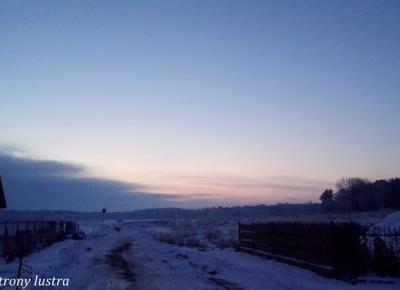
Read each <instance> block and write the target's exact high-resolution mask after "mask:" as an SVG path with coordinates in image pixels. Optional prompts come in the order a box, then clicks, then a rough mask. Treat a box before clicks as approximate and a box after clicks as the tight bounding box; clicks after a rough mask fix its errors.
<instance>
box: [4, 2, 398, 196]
mask: <svg viewBox="0 0 400 290" xmlns="http://www.w3.org/2000/svg"><path fill="white" fill-rule="evenodd" d="M399 84H400V2H399V1H84V2H82V1H40V2H37V1H1V2H0V101H1V102H0V104H1V112H0V132H2V133H1V138H0V141H1V143H2V144H3V145H7V146H9V147H12V148H22V149H23V151H24V152H25V154H27V155H29V157H32V158H39V159H50V160H61V161H63V162H67V163H70V162H73V163H77V164H82V165H84V166H85V168H87V170H86V171H85V174H86V175H89V176H90V177H92V178H94V177H99V176H101V177H105V178H111V179H115V180H119V181H122V182H128V183H135V184H143V185H145V186H146V189H149V191H150V192H155V193H159V192H162V193H171V194H176V193H178V194H187V196H188V197H190V194H191V193H193V192H195V193H205V194H212V195H213V196H212V198H211V203H215V204H221V203H222V204H226V203H252V202H254V203H257V202H267V201H271V202H272V201H273V202H275V201H287V200H309V199H312V198H314V196H315V197H316V196H317V193H315V192H311V191H306V190H305V188H307V186H308V184H309V183H312V184H320V187H321V188H323V187H324V184H327V185H330V184H331V182H334V181H335V180H336V179H338V178H339V177H342V176H365V177H369V178H372V179H374V178H382V177H392V176H398V175H399V173H400V172H399V166H398V164H399V163H400V157H399V156H400V154H399V148H400V133H399V132H400V131H399V130H398V128H397V127H398V124H400V114H399V113H398V110H399V107H400V97H399V96H400V85H399ZM266 183H267V184H268V185H271V184H279V186H278V187H279V188H280V187H281V185H287V184H288V185H289V186H288V187H285V190H282V189H281V190H277V187H274V186H272V187H271V186H263V185H264V184H266ZM305 183H306V184H307V185H306V186H305V187H304V184H305ZM249 184H251V186H247V187H246V185H249ZM256 185H259V186H256ZM243 193H246V194H245V195H244V194H243Z"/></svg>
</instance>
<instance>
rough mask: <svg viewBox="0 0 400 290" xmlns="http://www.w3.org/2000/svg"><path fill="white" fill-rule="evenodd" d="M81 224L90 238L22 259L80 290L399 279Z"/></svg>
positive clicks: (135, 227)
mask: <svg viewBox="0 0 400 290" xmlns="http://www.w3.org/2000/svg"><path fill="white" fill-rule="evenodd" d="M114 225H115V222H114ZM81 228H85V229H87V230H89V231H90V234H89V235H88V239H86V240H82V241H72V240H67V241H63V242H60V243H57V244H54V245H53V246H51V247H49V248H47V249H45V250H43V251H41V252H38V253H35V254H33V255H31V256H30V257H27V258H26V259H25V260H24V263H25V264H27V265H29V266H31V267H32V269H33V275H39V276H41V277H52V276H57V277H69V278H70V284H71V286H70V287H69V288H68V289H76V290H79V289H89V290H95V289H101V290H103V289H166V290H168V289H171V290H172V289H174V290H175V289H236V290H240V289H271V290H288V289H289V290H307V289H309V290H321V289H324V290H383V289H385V290H386V289H396V288H397V289H400V284H395V285H379V284H359V285H355V286H354V285H350V284H347V283H344V282H342V281H337V280H333V279H325V278H323V277H321V276H318V275H316V274H314V273H312V272H309V271H306V270H303V269H300V268H296V267H293V266H289V265H286V264H282V263H278V262H274V261H271V260H266V259H263V258H260V257H257V256H252V255H248V254H245V253H241V252H235V251H234V250H232V249H225V250H220V249H218V248H207V249H205V250H203V249H201V250H200V249H197V248H190V247H179V246H176V245H171V244H167V243H162V242H160V241H158V240H157V239H155V238H154V237H153V236H152V235H151V234H150V233H149V231H148V230H147V226H146V223H144V222H140V223H135V222H130V223H119V224H118V229H115V227H114V226H113V225H108V226H107V227H106V228H104V227H103V226H102V224H101V221H98V223H97V225H96V222H91V224H89V225H82V227H81ZM16 269H17V263H16V262H14V263H12V264H5V263H4V262H1V263H0V271H1V276H8V275H13V273H15V272H16ZM28 289H35V288H33V287H30V288H28ZM47 289H52V288H51V287H49V288H47ZM54 289H56V288H54ZM57 289H60V288H57Z"/></svg>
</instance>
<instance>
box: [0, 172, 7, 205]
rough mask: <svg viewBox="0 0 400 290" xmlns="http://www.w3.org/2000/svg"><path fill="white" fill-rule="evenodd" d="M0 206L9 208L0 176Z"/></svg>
mask: <svg viewBox="0 0 400 290" xmlns="http://www.w3.org/2000/svg"><path fill="white" fill-rule="evenodd" d="M0 208H7V202H6V196H5V195H4V190H3V183H2V182H1V176H0Z"/></svg>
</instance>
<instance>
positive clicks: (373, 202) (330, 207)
mask: <svg viewBox="0 0 400 290" xmlns="http://www.w3.org/2000/svg"><path fill="white" fill-rule="evenodd" d="M336 188H337V191H336V192H334V191H333V190H332V189H326V190H325V191H324V192H323V193H322V194H321V196H320V200H321V211H322V212H325V213H326V212H359V211H375V210H381V209H399V208H400V178H392V179H388V180H383V179H382V180H376V181H375V182H372V181H370V180H368V179H365V178H359V177H350V178H342V179H340V180H339V181H338V182H337V183H336Z"/></svg>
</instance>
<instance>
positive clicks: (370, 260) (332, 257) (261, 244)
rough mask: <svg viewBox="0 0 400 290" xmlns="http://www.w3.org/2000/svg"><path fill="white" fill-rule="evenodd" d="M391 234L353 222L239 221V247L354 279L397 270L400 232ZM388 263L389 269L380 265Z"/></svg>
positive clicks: (319, 272)
mask: <svg viewBox="0 0 400 290" xmlns="http://www.w3.org/2000/svg"><path fill="white" fill-rule="evenodd" d="M391 235H392V236H389V234H388V233H386V232H385V231H384V230H382V229H380V230H379V232H377V231H376V232H375V233H370V232H368V231H367V230H366V229H365V228H363V227H362V226H361V225H359V224H356V223H340V224H334V223H330V224H329V223H283V222H270V223H258V224H254V223H253V224H241V223H239V249H240V250H242V251H245V252H249V253H252V254H257V255H261V256H265V257H268V258H273V259H276V260H279V261H282V262H285V263H289V264H292V265H295V266H299V267H302V268H306V269H309V270H312V271H314V272H317V273H318V274H321V275H324V276H326V277H337V278H340V279H343V280H347V281H356V280H357V277H358V276H360V275H362V274H365V273H368V272H375V273H377V274H382V275H392V276H395V275H397V273H400V269H398V268H397V270H396V267H398V265H400V263H399V262H400V256H399V251H397V252H396V251H394V250H398V249H399V248H400V246H399V244H400V239H398V238H400V234H399V235H398V236H397V235H395V233H394V232H391ZM388 241H389V243H388ZM393 249H394V250H393ZM389 262H391V264H390V267H386V268H388V270H385V269H382V268H379V267H380V266H379V265H382V264H388V263H389ZM377 265H378V266H377ZM377 267H378V269H380V270H381V271H380V272H379V271H377ZM392 267H395V270H393V269H392ZM389 269H392V270H391V272H390V273H389V272H388V271H389Z"/></svg>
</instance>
